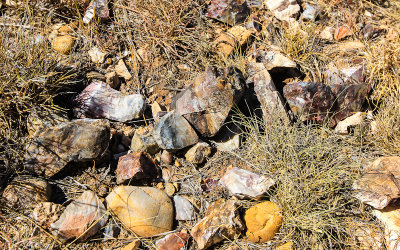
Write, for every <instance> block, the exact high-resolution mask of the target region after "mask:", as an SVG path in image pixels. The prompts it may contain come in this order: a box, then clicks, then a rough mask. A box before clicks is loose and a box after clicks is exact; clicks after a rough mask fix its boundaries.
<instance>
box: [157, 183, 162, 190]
mask: <svg viewBox="0 0 400 250" xmlns="http://www.w3.org/2000/svg"><path fill="white" fill-rule="evenodd" d="M156 188H158V189H160V190H164V183H162V182H159V183H157V185H156Z"/></svg>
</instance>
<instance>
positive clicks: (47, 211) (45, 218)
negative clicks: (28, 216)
mask: <svg viewBox="0 0 400 250" xmlns="http://www.w3.org/2000/svg"><path fill="white" fill-rule="evenodd" d="M63 211H64V207H63V206H62V205H60V204H55V203H53V202H40V203H38V204H37V205H36V207H35V209H33V212H32V218H33V219H34V220H35V221H36V222H37V223H38V224H39V225H40V226H41V227H43V228H44V229H47V230H49V229H50V225H51V224H52V223H54V222H55V221H56V220H58V218H59V217H60V215H61V214H62V212H63Z"/></svg>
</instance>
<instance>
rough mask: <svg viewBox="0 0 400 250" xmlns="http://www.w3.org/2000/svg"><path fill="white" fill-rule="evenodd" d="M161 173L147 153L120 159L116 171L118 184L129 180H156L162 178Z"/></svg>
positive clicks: (128, 155) (125, 156) (134, 154)
mask: <svg viewBox="0 0 400 250" xmlns="http://www.w3.org/2000/svg"><path fill="white" fill-rule="evenodd" d="M160 173H161V171H160V170H159V168H158V167H157V163H156V162H155V161H154V159H153V158H151V156H150V155H149V154H147V153H144V152H140V153H130V154H127V155H124V156H122V157H120V158H119V161H118V167H117V170H116V175H117V183H118V184H121V183H124V182H125V181H127V180H130V179H132V178H133V179H135V180H140V179H156V178H159V177H160Z"/></svg>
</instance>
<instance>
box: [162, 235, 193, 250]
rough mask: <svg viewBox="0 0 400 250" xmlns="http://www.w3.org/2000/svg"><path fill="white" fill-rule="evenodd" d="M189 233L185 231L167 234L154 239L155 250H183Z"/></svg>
mask: <svg viewBox="0 0 400 250" xmlns="http://www.w3.org/2000/svg"><path fill="white" fill-rule="evenodd" d="M189 238H190V234H188V233H187V232H185V231H181V232H177V233H172V234H168V235H167V236H165V237H164V238H162V239H159V240H157V241H156V248H157V250H184V249H186V243H187V241H188V240H189Z"/></svg>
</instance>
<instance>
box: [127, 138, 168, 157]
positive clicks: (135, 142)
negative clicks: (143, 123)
mask: <svg viewBox="0 0 400 250" xmlns="http://www.w3.org/2000/svg"><path fill="white" fill-rule="evenodd" d="M160 150H161V149H160V147H159V146H158V144H157V142H156V140H155V139H154V137H153V136H152V135H151V134H147V135H140V134H139V133H135V135H134V136H133V137H132V140H131V151H132V152H134V153H138V152H146V153H149V154H151V155H154V154H157V153H158V152H159V151H160Z"/></svg>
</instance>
